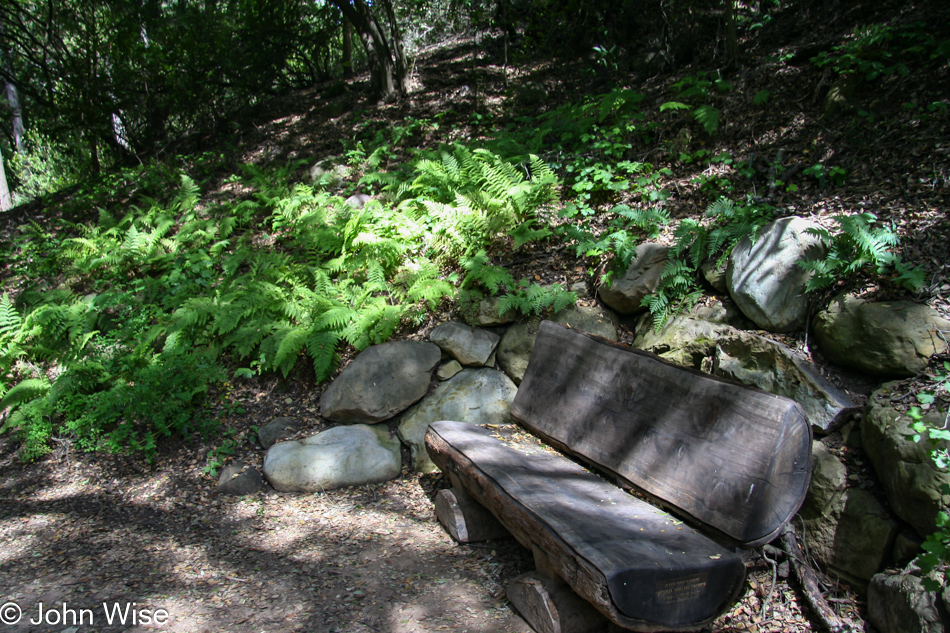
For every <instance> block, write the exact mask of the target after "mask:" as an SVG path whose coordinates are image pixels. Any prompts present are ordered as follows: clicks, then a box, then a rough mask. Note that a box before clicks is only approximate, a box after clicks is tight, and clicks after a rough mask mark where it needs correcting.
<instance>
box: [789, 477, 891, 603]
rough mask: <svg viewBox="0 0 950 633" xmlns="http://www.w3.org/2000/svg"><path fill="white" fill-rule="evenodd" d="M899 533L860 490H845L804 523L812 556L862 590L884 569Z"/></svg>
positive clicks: (884, 512)
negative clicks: (834, 500) (828, 506)
mask: <svg viewBox="0 0 950 633" xmlns="http://www.w3.org/2000/svg"><path fill="white" fill-rule="evenodd" d="M899 530H900V525H899V524H898V523H897V521H895V520H894V519H892V518H891V517H890V515H889V514H888V512H887V510H885V509H884V507H883V506H882V505H881V504H880V503H879V502H878V500H877V499H875V498H874V495H872V494H871V493H870V492H868V491H867V490H862V489H860V488H848V489H847V490H845V491H843V492H842V493H841V495H840V497H838V500H837V501H836V502H835V503H834V505H833V507H831V508H830V509H828V510H827V511H826V513H825V514H823V515H821V516H819V517H817V518H814V519H806V520H805V534H806V539H807V542H808V548H809V551H810V552H811V554H812V556H814V557H815V559H816V560H817V561H818V562H819V563H820V564H822V565H823V566H824V567H825V568H827V569H828V570H829V571H831V572H832V573H833V574H835V575H836V576H838V577H839V578H842V579H844V580H846V581H847V582H851V583H854V584H855V585H857V586H858V587H862V588H863V587H865V586H867V583H868V582H869V581H870V580H871V577H872V576H873V575H874V574H875V573H877V572H878V571H880V570H881V568H882V567H883V566H884V563H885V561H886V560H887V558H888V556H889V555H890V552H891V549H892V548H893V544H894V539H895V537H896V536H897V533H898V531H899Z"/></svg>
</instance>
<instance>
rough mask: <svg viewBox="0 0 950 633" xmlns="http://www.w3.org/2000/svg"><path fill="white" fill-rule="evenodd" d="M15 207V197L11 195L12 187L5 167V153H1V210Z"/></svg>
mask: <svg viewBox="0 0 950 633" xmlns="http://www.w3.org/2000/svg"><path fill="white" fill-rule="evenodd" d="M12 208H13V198H11V197H10V187H9V186H8V185H7V172H6V170H4V168H3V154H0V211H9V210H10V209H12Z"/></svg>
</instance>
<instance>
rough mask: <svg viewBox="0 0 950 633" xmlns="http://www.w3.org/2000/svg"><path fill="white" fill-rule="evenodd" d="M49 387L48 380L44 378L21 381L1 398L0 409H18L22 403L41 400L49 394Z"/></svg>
mask: <svg viewBox="0 0 950 633" xmlns="http://www.w3.org/2000/svg"><path fill="white" fill-rule="evenodd" d="M51 386H52V385H51V383H50V381H49V378H47V377H46V376H40V377H39V378H27V379H26V380H21V381H20V382H19V383H17V384H16V385H15V386H14V387H12V388H11V389H10V390H9V391H7V393H6V395H4V396H3V400H0V409H5V408H7V407H18V406H20V405H22V404H23V403H24V402H29V401H31V400H35V399H37V398H42V397H43V396H45V395H46V394H48V393H49V390H50V387H51Z"/></svg>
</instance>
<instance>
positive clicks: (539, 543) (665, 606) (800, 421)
mask: <svg viewBox="0 0 950 633" xmlns="http://www.w3.org/2000/svg"><path fill="white" fill-rule="evenodd" d="M511 414H512V417H513V418H514V419H515V420H517V421H518V422H519V423H520V424H521V425H522V426H523V427H524V428H526V429H527V430H529V431H530V432H531V433H533V434H535V435H537V436H538V437H539V438H541V440H542V441H544V442H546V443H547V444H549V445H551V446H554V447H556V448H557V449H559V450H560V451H563V453H565V454H567V455H569V456H570V458H569V457H566V456H564V455H561V454H558V453H556V452H554V451H551V450H547V451H546V450H540V449H539V450H536V451H532V452H531V454H526V451H524V450H523V449H520V448H518V447H514V446H512V445H511V444H510V443H508V442H506V441H503V438H500V437H497V436H498V433H497V432H496V431H495V430H493V429H485V428H482V427H479V426H476V425H473V424H468V423H465V422H464V421H441V422H435V423H433V424H431V425H430V427H429V430H428V432H427V434H426V447H427V450H428V452H429V455H430V456H431V458H432V460H433V461H434V462H435V463H436V464H437V465H438V466H439V467H440V468H441V469H442V471H443V472H444V473H446V474H447V475H448V476H449V478H450V480H451V481H452V484H453V488H452V489H451V490H444V491H442V492H441V493H440V495H439V497H438V498H437V499H436V510H437V515H438V516H439V519H440V521H441V522H442V523H443V524H444V525H445V526H446V528H447V529H448V530H449V532H450V533H451V534H452V536H453V537H455V538H456V539H457V540H460V541H462V542H469V541H474V540H482V539H486V538H494V537H497V536H499V535H500V534H501V533H504V531H507V532H510V533H511V534H512V535H514V536H515V538H517V539H518V541H520V542H521V544H522V545H524V546H525V547H527V548H530V549H531V550H532V552H533V553H534V556H535V564H536V567H537V568H538V570H537V573H533V574H528V575H525V576H523V577H519V578H517V579H515V581H513V582H512V584H511V585H510V586H509V589H508V595H509V599H511V601H512V603H514V604H515V606H516V607H517V608H518V610H519V611H521V613H522V615H524V616H525V617H526V619H527V620H528V622H529V624H531V626H532V627H533V628H535V630H538V631H544V632H547V631H552V632H556V631H560V632H563V633H567V632H568V631H587V630H596V629H597V628H598V627H599V626H600V624H598V622H601V623H603V624H605V623H604V622H603V620H602V616H605V617H606V618H607V619H609V620H610V621H612V622H613V623H615V624H616V625H618V626H620V627H622V628H626V629H631V630H635V631H661V630H680V631H689V630H697V629H700V628H702V627H704V626H706V625H708V624H709V623H710V622H711V621H712V620H713V619H714V618H715V617H716V616H717V615H718V614H720V613H721V612H722V611H723V610H724V609H726V608H728V607H729V606H730V605H731V604H732V603H733V602H734V601H735V600H736V598H737V597H738V595H739V593H740V592H741V589H742V586H743V582H744V579H745V565H744V562H743V558H742V556H741V551H742V548H749V547H754V546H757V545H760V544H763V543H766V542H768V541H770V540H771V539H772V538H773V537H775V536H776V535H777V534H778V532H779V531H780V529H781V528H782V526H783V525H784V524H785V523H786V522H787V521H789V520H790V519H791V517H792V516H793V515H794V514H795V513H796V512H797V511H798V508H799V506H800V505H801V503H802V500H803V499H804V496H805V493H806V491H807V488H808V483H809V479H810V476H811V427H810V425H809V424H808V422H807V421H806V419H805V415H804V413H803V412H802V410H801V407H799V405H798V404H796V403H795V402H794V401H792V400H789V399H787V398H782V397H780V396H776V395H773V394H769V393H766V392H764V391H759V390H757V389H753V388H750V387H745V386H743V385H739V384H736V383H732V382H728V381H725V380H721V379H718V378H715V377H712V376H709V375H706V374H702V373H700V372H696V371H692V370H688V369H683V368H680V367H677V366H675V365H672V364H670V363H668V362H666V361H664V360H662V359H660V358H658V357H656V356H654V355H652V354H649V353H647V352H643V351H639V350H634V349H629V348H626V347H624V346H621V345H619V344H615V343H611V342H609V341H606V340H603V339H600V338H598V337H595V336H593V335H589V334H585V333H582V332H578V331H574V330H571V329H568V328H566V327H563V326H560V325H557V324H555V323H552V322H549V321H545V322H543V323H542V324H541V327H540V330H539V333H538V338H537V341H536V343H535V347H534V352H533V354H532V356H531V361H530V363H529V365H528V370H527V373H526V374H525V377H524V379H523V381H522V383H521V385H520V387H519V389H518V393H517V396H516V397H515V400H514V402H513V404H512V408H511ZM575 460H577V461H575ZM579 462H582V463H583V464H585V465H587V466H589V467H590V468H591V469H593V470H595V471H597V472H598V473H600V474H601V475H603V476H605V477H608V478H610V479H611V480H613V481H615V482H617V484H619V485H620V486H622V487H617V486H616V485H614V484H613V483H610V482H608V481H607V480H605V479H604V478H602V477H600V476H598V475H597V474H594V473H592V472H590V471H588V470H587V469H586V468H585V467H584V466H581V465H579ZM624 488H628V489H631V490H633V491H636V493H637V494H638V495H639V497H645V498H648V499H650V500H651V501H652V502H653V503H654V504H656V505H660V506H663V507H664V508H666V510H668V511H669V512H667V511H664V510H661V509H659V508H657V507H655V505H651V503H648V502H647V501H645V500H643V499H641V498H638V496H634V495H632V494H629V493H628V492H626V491H625V490H624ZM486 509H487V511H486ZM671 513H672V514H671ZM496 520H497V522H496ZM499 523H500V525H501V526H503V527H504V530H502V531H499V530H500V528H499V526H498V524H499ZM565 585H566V586H565ZM567 587H570V590H568V589H567ZM575 594H576V595H575ZM576 596H580V597H581V598H583V600H584V601H586V603H585V602H584V601H580V600H578V599H577V597H576ZM588 603H589V604H588ZM591 606H592V607H593V609H596V612H599V614H601V615H597V614H594V615H592V613H593V610H592V609H591V608H590V607H591ZM585 609H586V610H587V611H585Z"/></svg>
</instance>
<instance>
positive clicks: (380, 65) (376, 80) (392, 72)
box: [330, 0, 406, 99]
mask: <svg viewBox="0 0 950 633" xmlns="http://www.w3.org/2000/svg"><path fill="white" fill-rule="evenodd" d="M330 1H331V2H332V3H333V4H334V5H335V6H336V7H337V8H338V9H340V11H342V12H343V17H344V18H346V19H347V20H349V21H350V23H351V24H353V26H354V27H355V28H356V30H357V32H358V33H359V35H360V41H362V42H363V46H364V47H365V48H366V56H367V57H368V58H369V69H370V80H371V82H372V85H373V92H374V93H375V94H376V96H377V97H379V98H381V99H387V98H389V97H391V96H393V95H395V94H397V93H404V92H405V82H406V75H405V68H404V67H398V66H397V63H396V57H397V55H393V49H392V48H391V47H390V43H389V41H388V40H387V39H386V33H385V31H384V30H383V28H382V26H380V24H379V21H378V20H377V19H376V16H375V15H373V11H372V9H371V8H370V7H369V5H367V4H366V0H352V3H351V2H350V0H330ZM400 47H401V44H400Z"/></svg>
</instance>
